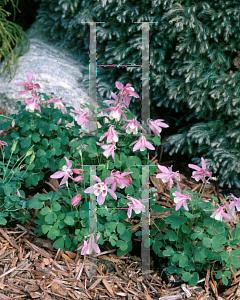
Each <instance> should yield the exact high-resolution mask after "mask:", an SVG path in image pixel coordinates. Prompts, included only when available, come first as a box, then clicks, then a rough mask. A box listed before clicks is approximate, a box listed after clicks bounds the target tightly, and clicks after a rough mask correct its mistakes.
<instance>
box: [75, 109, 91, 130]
mask: <svg viewBox="0 0 240 300" xmlns="http://www.w3.org/2000/svg"><path fill="white" fill-rule="evenodd" d="M71 111H72V112H74V113H76V114H78V115H79V116H78V120H77V123H78V125H82V124H83V123H84V124H85V126H86V128H87V129H89V118H90V116H89V115H88V112H87V111H86V112H81V111H79V110H73V109H71Z"/></svg>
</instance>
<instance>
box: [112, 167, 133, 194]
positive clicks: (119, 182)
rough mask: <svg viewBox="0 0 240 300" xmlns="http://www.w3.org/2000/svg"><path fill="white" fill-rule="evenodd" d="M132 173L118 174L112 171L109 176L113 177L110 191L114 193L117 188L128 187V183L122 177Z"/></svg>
mask: <svg viewBox="0 0 240 300" xmlns="http://www.w3.org/2000/svg"><path fill="white" fill-rule="evenodd" d="M132 173H133V172H123V173H122V174H120V172H119V171H116V172H114V170H112V171H111V176H113V177H114V182H113V184H112V187H111V190H113V191H114V192H115V191H116V189H117V186H118V187H119V188H120V189H123V188H125V187H126V186H130V182H129V181H128V180H127V179H125V178H124V176H126V175H129V174H132Z"/></svg>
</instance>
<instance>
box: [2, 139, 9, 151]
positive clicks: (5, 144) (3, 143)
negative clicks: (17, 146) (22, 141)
mask: <svg viewBox="0 0 240 300" xmlns="http://www.w3.org/2000/svg"><path fill="white" fill-rule="evenodd" d="M0 145H2V148H3V150H4V147H5V146H8V144H7V143H6V142H4V141H0Z"/></svg>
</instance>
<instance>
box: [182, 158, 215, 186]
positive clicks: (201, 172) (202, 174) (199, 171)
mask: <svg viewBox="0 0 240 300" xmlns="http://www.w3.org/2000/svg"><path fill="white" fill-rule="evenodd" d="M201 160H202V168H200V167H198V166H197V165H192V164H189V165H188V167H189V168H191V169H194V170H196V171H193V173H192V174H193V175H192V178H194V179H195V180H196V181H199V180H200V179H202V181H203V182H204V183H205V182H206V177H212V172H210V171H208V170H206V163H205V160H204V159H203V157H201Z"/></svg>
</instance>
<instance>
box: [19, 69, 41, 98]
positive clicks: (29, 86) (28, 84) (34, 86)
mask: <svg viewBox="0 0 240 300" xmlns="http://www.w3.org/2000/svg"><path fill="white" fill-rule="evenodd" d="M27 78H28V80H29V82H19V83H15V85H16V86H20V85H24V88H25V91H22V92H19V93H18V96H21V95H24V94H27V92H28V91H32V95H33V96H37V91H36V89H40V88H41V87H40V85H39V84H38V83H35V84H33V83H32V80H33V74H32V72H31V71H28V72H27Z"/></svg>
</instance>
